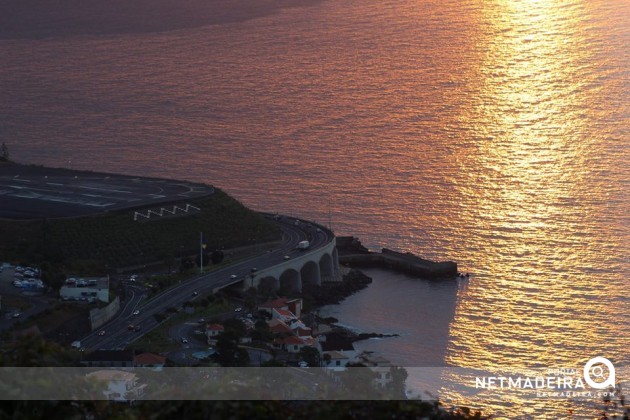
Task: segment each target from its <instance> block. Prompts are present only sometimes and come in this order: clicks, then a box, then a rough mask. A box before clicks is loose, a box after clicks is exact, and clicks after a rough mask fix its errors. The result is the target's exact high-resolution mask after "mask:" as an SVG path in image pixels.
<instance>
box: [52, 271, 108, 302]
mask: <svg viewBox="0 0 630 420" xmlns="http://www.w3.org/2000/svg"><path fill="white" fill-rule="evenodd" d="M59 296H60V297H61V299H63V300H75V301H76V300H82V301H88V302H94V301H95V300H100V301H101V302H105V303H107V302H109V276H107V277H85V278H82V277H76V276H69V277H68V278H67V279H66V281H65V283H64V285H63V286H61V289H59Z"/></svg>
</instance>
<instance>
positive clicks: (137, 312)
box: [131, 309, 140, 315]
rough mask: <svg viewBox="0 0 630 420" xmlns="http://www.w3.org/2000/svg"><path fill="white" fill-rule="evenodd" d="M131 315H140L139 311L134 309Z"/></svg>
mask: <svg viewBox="0 0 630 420" xmlns="http://www.w3.org/2000/svg"><path fill="white" fill-rule="evenodd" d="M131 315H140V311H139V310H137V309H136V310H135V311H133V313H132V314H131Z"/></svg>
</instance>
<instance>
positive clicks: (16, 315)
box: [12, 312, 22, 318]
mask: <svg viewBox="0 0 630 420" xmlns="http://www.w3.org/2000/svg"><path fill="white" fill-rule="evenodd" d="M20 316H22V314H21V313H19V312H16V313H14V314H13V315H12V317H13V318H19V317H20Z"/></svg>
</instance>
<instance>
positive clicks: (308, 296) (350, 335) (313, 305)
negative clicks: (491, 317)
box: [302, 269, 398, 345]
mask: <svg viewBox="0 0 630 420" xmlns="http://www.w3.org/2000/svg"><path fill="white" fill-rule="evenodd" d="M370 283H372V278H371V277H369V276H368V275H366V274H365V273H364V272H362V271H361V270H357V269H351V270H350V271H349V272H348V273H347V274H346V275H344V276H343V280H342V281H341V282H330V283H327V284H324V285H322V286H312V285H308V284H305V285H304V288H303V291H302V292H303V298H302V299H303V300H304V302H305V304H306V306H307V307H308V308H309V309H310V311H314V310H316V309H318V308H320V307H322V306H325V305H336V304H339V303H340V302H342V301H343V300H344V299H345V298H347V297H348V296H350V295H352V294H354V293H356V292H358V291H359V290H362V289H365V288H366V287H368V285H369V284H370ZM316 318H317V322H318V323H320V324H326V325H328V326H329V327H330V328H331V329H332V331H331V332H330V333H328V334H326V337H327V340H331V339H332V340H335V341H338V342H343V343H344V344H346V345H351V344H352V343H354V342H355V341H361V340H368V339H370V338H388V337H397V336H398V334H380V333H375V332H370V333H356V332H354V331H352V330H349V329H348V328H345V327H342V326H340V325H338V324H337V323H338V322H339V320H338V319H336V318H334V317H326V318H321V317H318V316H317V317H316Z"/></svg>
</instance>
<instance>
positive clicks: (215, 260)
mask: <svg viewBox="0 0 630 420" xmlns="http://www.w3.org/2000/svg"><path fill="white" fill-rule="evenodd" d="M223 257H224V254H223V251H221V250H220V249H217V250H216V251H214V252H213V253H212V255H211V257H210V258H211V259H212V264H220V263H221V262H222V261H223Z"/></svg>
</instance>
